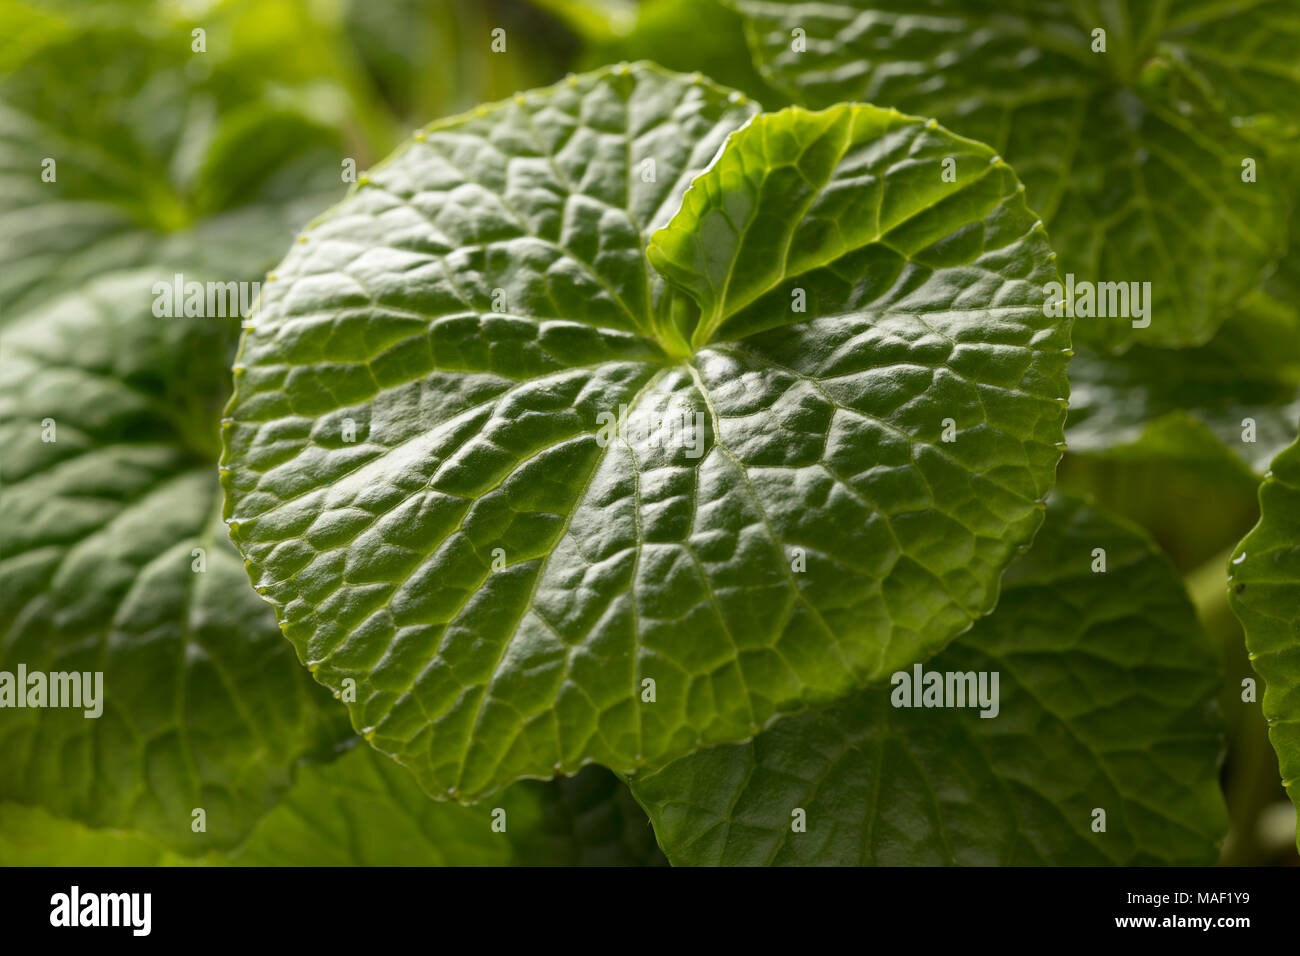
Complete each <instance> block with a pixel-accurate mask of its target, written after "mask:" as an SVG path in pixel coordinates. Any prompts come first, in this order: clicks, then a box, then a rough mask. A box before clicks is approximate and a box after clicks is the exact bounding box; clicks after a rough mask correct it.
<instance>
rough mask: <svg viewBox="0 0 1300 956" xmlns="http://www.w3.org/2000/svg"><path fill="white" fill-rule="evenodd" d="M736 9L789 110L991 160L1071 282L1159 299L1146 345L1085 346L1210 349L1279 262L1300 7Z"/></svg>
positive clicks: (779, 4)
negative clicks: (936, 123)
mask: <svg viewBox="0 0 1300 956" xmlns="http://www.w3.org/2000/svg"><path fill="white" fill-rule="evenodd" d="M730 2H731V3H732V4H733V6H735V7H736V8H737V9H739V10H740V11H741V12H742V14H744V15H745V16H746V18H747V21H748V23H747V29H748V32H749V38H750V43H751V47H752V49H753V50H754V53H755V57H756V59H757V62H758V65H759V67H760V69H761V70H762V71H763V72H764V74H765V75H766V77H767V78H768V80H769V81H770V82H771V83H773V84H774V85H776V86H778V87H780V88H782V89H784V90H785V91H787V92H788V93H790V95H792V96H793V97H795V99H796V101H798V102H803V103H806V104H809V105H813V106H821V105H825V104H828V103H835V102H839V101H843V100H852V99H861V100H867V101H870V102H875V103H881V104H887V105H890V106H896V107H898V108H899V109H903V110H909V111H915V112H925V113H926V114H927V115H931V116H935V117H937V118H938V119H940V120H941V121H943V122H945V123H948V124H949V125H950V126H951V127H952V129H954V130H955V131H956V132H958V133H962V134H964V135H966V136H972V137H975V138H976V139H979V140H983V141H985V142H988V143H990V144H992V145H993V146H994V148H995V149H997V150H998V151H999V153H1001V155H1003V156H1005V157H1006V158H1007V160H1008V161H1009V162H1011V163H1012V164H1013V165H1014V166H1015V168H1016V171H1017V173H1018V174H1019V175H1020V176H1021V178H1022V179H1023V180H1024V182H1025V185H1026V187H1027V189H1028V201H1029V205H1030V207H1031V208H1033V209H1036V210H1038V211H1039V213H1041V214H1042V216H1043V219H1044V220H1045V221H1046V222H1047V224H1048V228H1049V231H1050V233H1051V236H1052V241H1053V244H1054V246H1055V247H1056V249H1057V250H1058V251H1059V252H1060V255H1061V271H1062V272H1063V273H1073V274H1075V276H1076V277H1077V279H1079V280H1086V281H1089V282H1150V283H1151V289H1150V291H1151V300H1150V303H1149V304H1150V314H1149V318H1150V325H1149V327H1146V328H1135V327H1133V325H1132V322H1131V321H1130V319H1128V318H1122V317H1121V318H1106V319H1099V318H1090V319H1081V320H1080V321H1079V322H1078V323H1077V325H1076V329H1075V338H1076V340H1078V341H1081V342H1086V343H1090V344H1093V345H1096V346H1098V347H1105V348H1108V349H1109V348H1121V349H1122V348H1125V347H1127V346H1129V345H1132V344H1134V343H1138V342H1141V343H1143V344H1147V345H1155V346H1164V347H1170V346H1186V345H1197V344H1202V343H1204V342H1206V341H1208V340H1209V339H1210V337H1211V336H1212V335H1213V334H1214V331H1215V329H1216V328H1217V327H1218V325H1219V324H1220V323H1221V322H1222V321H1223V320H1224V318H1225V317H1226V316H1227V315H1228V314H1229V313H1230V312H1231V311H1233V310H1234V309H1235V308H1236V307H1237V305H1238V304H1239V303H1240V301H1241V299H1242V297H1243V296H1244V295H1246V294H1247V293H1248V292H1249V291H1250V290H1251V289H1252V288H1254V287H1255V286H1256V285H1257V284H1258V283H1259V282H1260V280H1261V279H1262V278H1263V277H1264V276H1265V275H1266V273H1267V270H1268V269H1269V268H1270V267H1271V265H1272V264H1273V263H1274V262H1275V261H1276V260H1277V258H1278V257H1279V256H1280V255H1281V254H1282V252H1283V251H1284V249H1285V221H1286V219H1285V215H1286V209H1287V207H1288V204H1289V199H1288V191H1287V188H1286V184H1287V182H1288V176H1287V174H1286V170H1285V167H1284V166H1283V165H1281V164H1280V163H1270V162H1269V160H1268V157H1267V150H1265V149H1264V148H1263V147H1262V146H1261V145H1260V144H1259V140H1258V138H1257V136H1258V134H1260V133H1262V132H1264V131H1270V132H1271V135H1272V136H1273V137H1276V138H1280V139H1285V140H1286V141H1287V142H1291V141H1292V139H1291V138H1290V137H1293V136H1294V133H1295V127H1296V121H1295V116H1294V105H1295V103H1296V102H1300V57H1297V56H1296V53H1295V51H1296V49H1297V42H1298V37H1300V11H1297V8H1296V6H1295V4H1294V2H1292V0H1251V2H1244V3H1219V2H1212V0H1169V2H1165V3H1153V2H1142V3H1128V2H1121V3H1107V4H1095V3H1091V2H1087V0H1052V2H1042V0H1010V2H1008V0H816V2H813V0H808V2H783V0H730ZM1098 29H1100V30H1104V31H1105V34H1106V36H1105V40H1106V50H1105V52H1104V53H1102V52H1093V48H1094V43H1095V38H1094V31H1095V30H1098ZM796 31H798V32H796ZM801 45H802V49H801ZM1288 131H1289V132H1288ZM1246 158H1252V159H1255V160H1256V162H1257V163H1258V169H1257V181H1255V182H1243V181H1242V173H1243V168H1242V162H1243V160H1244V159H1246Z"/></svg>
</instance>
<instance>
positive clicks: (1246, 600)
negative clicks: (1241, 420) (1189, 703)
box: [1228, 440, 1300, 810]
mask: <svg viewBox="0 0 1300 956" xmlns="http://www.w3.org/2000/svg"><path fill="white" fill-rule="evenodd" d="M1259 507H1260V519H1259V524H1258V525H1256V526H1255V528H1254V530H1253V531H1251V533H1250V534H1248V535H1247V536H1246V537H1245V539H1244V540H1243V541H1242V542H1241V544H1240V545H1239V546H1238V547H1237V550H1236V553H1235V554H1234V555H1233V557H1232V564H1231V566H1230V575H1229V580H1228V595H1229V601H1230V602H1231V605H1232V609H1233V611H1234V612H1235V613H1236V615H1237V617H1238V618H1240V620H1241V623H1242V626H1243V627H1244V628H1245V630H1246V646H1247V647H1248V648H1249V650H1250V661H1251V664H1252V666H1253V667H1254V668H1255V671H1256V672H1257V673H1258V674H1259V676H1260V677H1262V678H1263V679H1264V683H1265V688H1264V698H1263V708H1264V716H1265V717H1266V718H1267V719H1268V735H1269V740H1271V741H1272V743H1273V749H1274V750H1276V751H1277V756H1278V766H1279V768H1280V769H1281V773H1282V783H1283V785H1284V786H1285V787H1286V790H1287V793H1288V794H1289V795H1290V797H1291V802H1292V803H1294V804H1295V805H1296V807H1297V810H1300V440H1298V441H1296V442H1295V443H1294V444H1292V445H1291V446H1290V447H1289V448H1287V449H1285V450H1284V451H1283V452H1282V453H1281V454H1279V455H1278V456H1277V458H1276V459H1275V460H1274V462H1273V467H1272V468H1271V469H1270V470H1269V472H1268V475H1267V477H1266V478H1265V479H1264V483H1263V485H1261V486H1260V489H1259Z"/></svg>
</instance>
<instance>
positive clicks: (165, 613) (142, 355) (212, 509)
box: [0, 269, 345, 852]
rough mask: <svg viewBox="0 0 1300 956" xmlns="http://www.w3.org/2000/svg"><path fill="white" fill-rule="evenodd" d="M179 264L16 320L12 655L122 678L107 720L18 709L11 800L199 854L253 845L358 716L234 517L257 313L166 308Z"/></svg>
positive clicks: (5, 554)
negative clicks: (231, 432) (228, 430)
mask: <svg viewBox="0 0 1300 956" xmlns="http://www.w3.org/2000/svg"><path fill="white" fill-rule="evenodd" d="M160 280H163V281H166V282H168V283H170V281H171V277H170V276H168V275H165V274H163V273H162V271H161V270H158V269H152V270H143V271H138V272H130V273H115V274H110V275H108V276H104V277H101V278H100V279H97V280H94V281H93V282H91V283H89V284H88V285H87V286H85V287H84V288H82V289H79V290H76V291H74V292H70V293H68V294H67V295H65V296H63V297H61V298H59V299H57V300H55V301H54V302H53V303H51V304H49V305H48V306H46V307H43V308H41V309H38V310H36V311H35V312H33V313H31V314H29V315H27V316H25V317H22V318H19V319H17V320H14V321H13V322H11V323H10V324H9V325H7V326H6V327H5V328H4V329H3V331H0V352H2V353H3V359H2V360H0V444H2V445H3V447H4V448H5V460H4V487H3V489H0V535H3V542H2V546H0V594H2V595H3V599H2V600H0V670H3V671H6V672H8V673H10V674H16V673H17V671H18V667H19V666H20V665H23V666H25V668H26V670H27V672H28V673H29V674H30V673H33V672H42V673H49V672H72V671H76V672H79V673H87V672H89V673H94V672H102V674H103V692H102V697H101V699H100V700H99V705H100V706H102V714H101V715H100V716H98V717H97V718H87V717H85V716H84V713H83V711H84V708H83V709H68V708H62V709H50V708H46V709H17V708H12V707H6V708H5V709H4V710H2V711H0V771H2V772H0V798H3V799H11V800H16V801H19V802H22V803H32V804H39V805H41V806H44V807H48V808H50V809H51V810H52V811H54V812H55V813H57V814H59V815H63V816H68V817H72V818H75V819H78V820H82V821H86V822H88V823H90V824H92V825H94V826H107V827H117V828H124V829H138V830H141V831H144V832H146V833H148V834H150V835H151V836H153V837H155V838H157V839H158V840H160V841H162V842H163V843H165V844H167V845H169V846H172V847H176V848H179V849H181V850H184V851H189V852H194V851H197V850H201V849H203V848H206V847H208V846H230V845H233V844H234V843H236V842H237V841H238V840H239V839H241V838H242V837H243V836H244V835H245V834H246V833H247V832H248V830H249V829H250V828H251V827H252V826H253V824H254V823H255V822H256V821H257V819H258V818H259V817H260V816H261V815H262V814H263V813H265V812H266V810H267V809H269V807H270V806H271V805H272V804H273V803H274V800H275V798H276V795H277V793H278V792H279V791H281V790H283V789H284V788H285V787H287V786H288V785H289V783H290V782H291V771H290V768H291V766H292V765H293V764H294V763H295V762H296V761H297V760H298V759H299V758H300V757H301V756H302V755H303V754H305V753H309V752H313V751H316V750H318V749H320V748H321V747H326V746H329V745H330V744H332V742H333V741H334V740H335V739H337V737H338V735H339V733H341V732H343V731H344V730H345V722H344V723H343V725H342V726H341V725H340V720H339V718H340V717H341V716H342V715H343V709H342V707H340V706H339V705H338V704H336V703H335V702H334V701H332V700H330V698H329V695H328V694H327V693H325V692H323V690H322V689H321V688H320V687H319V686H317V685H316V684H314V683H313V682H312V681H311V680H310V679H309V678H307V676H306V675H305V674H304V673H303V672H302V670H301V668H300V667H299V666H298V664H297V662H296V661H295V660H294V656H293V650H292V648H291V647H290V646H289V644H288V643H287V642H286V641H284V639H283V637H282V636H281V634H280V633H279V629H278V628H277V626H276V622H275V619H274V615H273V614H272V613H271V612H270V609H269V608H267V607H266V606H265V604H264V603H263V602H262V601H261V600H260V599H259V598H258V597H257V595H256V594H254V593H253V592H252V591H251V590H250V589H249V588H248V584H247V577H246V574H245V572H244V570H243V568H242V566H241V562H240V559H239V555H238V554H237V553H236V551H235V549H234V548H233V547H232V546H231V544H230V542H229V540H228V538H227V536H226V533H225V527H224V525H223V524H222V521H221V517H220V509H221V489H220V487H219V485H218V482H217V475H216V472H215V456H216V445H217V442H218V436H217V429H216V420H217V413H218V410H219V408H220V406H221V403H222V402H223V400H224V399H225V397H226V395H227V393H228V391H229V385H228V381H227V378H226V375H227V373H226V362H227V358H226V357H227V356H229V355H230V353H231V348H232V346H233V342H234V335H235V330H236V329H237V327H238V322H239V319H238V317H237V316H231V317H227V318H218V317H216V316H204V317H176V318H165V317H163V318H160V317H156V316H155V315H154V312H153V303H154V289H153V285H154V283H155V282H157V281H160ZM26 690H27V689H26V688H20V689H19V692H20V693H24V694H25V693H26ZM198 808H202V809H203V810H204V811H205V812H206V816H207V830H206V832H202V833H195V832H192V830H191V823H192V819H193V818H192V812H193V810H195V809H198Z"/></svg>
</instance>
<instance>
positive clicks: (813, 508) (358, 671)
mask: <svg viewBox="0 0 1300 956" xmlns="http://www.w3.org/2000/svg"><path fill="white" fill-rule="evenodd" d="M754 112H755V108H754V107H753V106H751V105H749V104H747V103H745V102H744V101H743V98H742V97H739V96H738V95H734V94H733V95H728V94H727V93H726V91H723V90H720V89H718V88H716V87H713V86H712V85H710V84H709V83H707V82H705V81H703V80H700V79H695V80H692V79H689V78H686V77H680V76H677V75H673V74H667V73H664V72H662V71H660V70H658V69H656V68H652V67H650V66H645V65H637V66H631V67H621V68H616V69H610V70H603V71H598V72H596V73H593V74H588V75H584V76H581V77H574V78H572V79H571V80H570V81H569V82H567V83H563V84H560V85H559V86H557V87H554V88H551V89H548V90H542V91H538V92H534V93H529V94H523V95H521V96H519V97H517V98H516V100H514V101H513V102H509V103H505V104H500V105H497V106H494V107H488V108H484V109H482V110H479V111H477V112H476V113H475V114H473V115H472V116H467V117H462V118H458V119H455V120H451V121H446V122H442V123H438V124H435V125H434V126H432V127H430V128H429V129H427V130H426V131H424V132H423V133H421V134H420V135H418V136H417V137H416V139H415V140H414V141H413V142H411V143H410V144H408V146H407V147H406V148H404V149H402V150H401V151H399V152H398V153H397V154H396V155H395V156H394V157H393V158H391V159H390V160H389V161H387V162H386V163H384V164H382V165H381V166H380V167H379V168H377V169H376V170H374V171H373V172H372V173H371V175H370V177H369V180H368V182H366V183H364V184H362V185H361V186H360V188H359V189H358V190H356V191H355V192H354V193H353V194H352V195H350V196H349V198H348V199H347V200H346V201H345V202H343V203H342V204H341V205H339V206H338V207H336V208H335V209H334V210H332V211H331V212H330V213H329V214H327V215H326V216H324V217H322V219H320V220H319V221H318V222H316V223H315V224H313V226H312V228H311V229H310V230H309V231H308V232H307V234H306V235H305V237H304V240H305V241H304V242H303V243H301V244H299V245H298V246H296V247H295V248H294V250H293V251H292V252H291V253H290V255H289V257H288V258H287V259H286V260H285V262H284V263H283V264H282V266H281V267H280V268H279V269H277V270H276V279H275V281H274V283H273V284H272V285H271V286H270V287H268V289H267V290H266V293H265V295H264V298H263V306H262V308H261V309H260V311H259V314H258V315H257V316H256V317H255V319H254V321H253V328H252V330H251V331H249V332H247V333H246V335H245V339H244V342H243V346H242V350H241V355H240V359H239V365H238V366H237V368H236V375H237V376H238V378H237V389H236V395H235V397H234V399H233V400H232V404H231V406H230V410H229V415H230V422H229V426H228V428H227V430H226V433H225V440H226V455H225V459H224V465H225V478H224V481H225V486H226V489H227V502H228V509H227V517H228V519H229V521H230V527H231V533H232V536H233V537H234V539H235V542H236V544H237V545H238V546H239V547H240V549H241V550H242V551H243V552H244V554H245V555H246V556H247V557H248V559H249V561H250V564H251V568H252V574H253V579H254V583H255V584H256V585H257V587H258V589H259V590H260V591H261V592H262V593H264V594H265V595H266V596H267V597H268V598H269V599H270V600H271V601H273V603H274V604H275V605H276V606H277V610H278V613H279V616H280V619H281V623H282V625H283V627H284V630H285V633H286V634H287V635H288V636H289V637H290V639H291V640H292V641H293V642H294V643H295V645H296V646H297V648H298V650H299V653H300V655H301V656H302V658H303V659H304V661H305V662H307V663H308V665H309V666H310V667H311V668H312V669H313V671H314V672H315V674H316V677H317V679H319V680H321V681H322V682H324V683H325V684H326V685H327V686H329V687H331V688H335V689H339V688H342V687H343V686H344V683H343V682H344V681H345V680H349V679H351V680H354V681H355V682H356V686H357V690H358V694H357V701H356V703H355V705H354V706H353V707H352V717H353V722H354V724H355V726H357V727H358V728H359V729H361V730H363V731H364V732H365V733H366V734H367V736H368V737H369V738H370V739H371V740H372V742H373V743H374V744H375V745H376V746H377V747H379V748H380V749H381V750H383V751H384V752H386V753H389V754H391V755H394V756H396V757H397V758H398V759H399V760H400V761H401V762H402V763H404V764H406V765H407V766H409V767H410V768H411V769H412V770H413V771H414V772H415V773H416V775H417V776H418V777H419V779H420V781H421V782H422V783H423V784H424V786H425V787H426V788H427V789H428V790H429V791H430V792H432V793H435V794H438V795H449V796H455V797H461V798H466V799H468V798H472V797H474V796H477V795H481V794H483V793H486V792H490V791H492V790H495V789H497V788H499V787H501V786H504V785H505V784H507V783H509V782H510V781H512V780H514V779H516V778H518V777H520V776H548V775H551V774H553V773H555V772H557V771H561V770H569V771H571V770H572V769H574V768H576V767H577V766H580V765H581V764H583V763H585V762H588V761H595V762H599V763H604V764H606V765H608V766H611V767H614V768H616V769H621V770H630V769H633V768H637V767H642V766H650V765H653V764H656V763H661V762H663V761H665V760H667V759H669V758H670V757H673V756H676V755H679V754H681V753H684V752H686V751H689V750H691V749H694V748H696V747H698V746H702V745H705V744H708V743H711V742H721V741H727V740H737V739H742V738H745V737H747V736H749V735H751V734H752V733H754V732H755V731H757V730H758V729H759V728H761V727H762V726H763V725H764V724H765V723H767V722H768V721H769V720H771V719H773V718H774V717H775V716H776V715H778V714H780V713H782V712H786V711H792V710H799V709H802V708H804V707H806V706H808V705H809V704H811V703H813V702H817V701H825V700H828V699H830V698H833V697H835V696H838V695H841V694H843V693H845V692H847V691H848V690H849V689H851V688H853V687H855V686H858V685H861V684H863V683H866V682H870V681H872V680H876V679H879V678H881V677H882V676H883V675H885V674H888V673H889V672H890V671H891V670H892V669H893V668H894V667H895V666H898V665H899V664H901V663H904V662H907V661H910V660H912V659H914V658H915V657H918V656H924V655H926V654H928V653H931V652H933V651H934V650H937V649H938V648H939V647H941V646H942V645H943V644H944V643H946V642H947V641H948V640H950V639H951V638H952V637H953V636H954V635H955V634H957V633H959V632H960V631H961V630H962V629H964V628H965V627H967V626H968V625H969V623H970V621H971V620H972V619H973V618H974V617H976V616H978V615H979V614H982V613H984V612H985V611H987V610H988V609H989V608H990V607H991V606H992V604H993V602H994V600H995V593H996V587H997V581H998V578H999V576H1000V573H1001V571H1002V569H1003V568H1004V566H1005V565H1006V564H1007V563H1008V562H1009V561H1010V559H1011V557H1012V556H1013V554H1014V552H1015V550H1016V549H1017V547H1019V546H1021V545H1022V544H1023V543H1024V542H1025V541H1026V540H1027V539H1028V538H1029V537H1030V536H1031V535H1032V533H1033V531H1034V530H1035V528H1036V527H1037V525H1038V523H1039V521H1040V520H1041V507H1042V505H1041V499H1042V498H1043V496H1044V495H1045V494H1046V491H1047V489H1048V487H1049V485H1050V482H1051V480H1052V475H1053V471H1054V467H1055V463H1056V461H1057V459H1058V457H1059V447H1058V445H1059V441H1060V429H1061V419H1062V415H1063V412H1062V405H1063V399H1064V395H1065V387H1066V386H1065V382H1064V375H1063V371H1064V365H1065V362H1066V361H1067V356H1066V354H1065V353H1066V348H1067V346H1068V338H1067V331H1066V328H1065V323H1064V322H1063V321H1060V320H1050V319H1047V318H1045V317H1044V315H1043V309H1042V302H1043V297H1044V293H1043V285H1044V283H1045V281H1048V280H1050V279H1051V278H1052V277H1053V276H1054V275H1055V272H1054V268H1053V266H1052V262H1051V255H1050V252H1049V250H1048V248H1047V245H1046V241H1045V239H1044V237H1043V233H1042V230H1041V227H1040V226H1039V225H1038V224H1037V223H1036V221H1035V219H1034V217H1033V216H1032V215H1031V214H1030V213H1029V212H1028V211H1027V209H1026V208H1025V206H1024V203H1023V200H1022V198H1021V192H1020V189H1019V184H1018V182H1017V180H1016V179H1015V177H1014V176H1013V175H1012V173H1011V172H1010V170H1009V169H1008V168H1007V167H1006V166H1005V164H1002V163H1000V162H997V161H995V157H994V156H993V153H992V151H991V150H989V149H988V148H987V147H984V146H981V145H979V144H977V143H973V142H970V141H967V140H962V139H959V138H956V137H954V136H952V135H950V134H949V133H947V132H946V131H944V130H942V129H939V128H937V127H936V126H935V125H934V124H933V123H926V122H924V121H922V120H917V119H914V118H909V117H904V116H901V115H899V114H897V113H893V112H887V111H882V110H877V109H875V108H872V107H865V106H862V107H852V108H841V109H836V110H832V111H828V112H826V113H822V114H812V113H808V112H805V111H802V110H791V111H786V112H782V113H780V114H774V115H771V116H765V117H761V118H759V119H758V120H755V121H754V122H753V123H752V124H751V125H748V126H746V127H745V128H744V129H739V128H740V127H741V126H742V124H744V123H745V122H746V121H747V120H749V119H750V117H751V116H752V115H753V114H754ZM738 129H739V131H738V132H734V135H733V136H732V138H731V139H730V141H729V142H728V143H727V146H726V149H725V151H723V153H722V155H721V157H720V159H718V160H717V162H715V163H714V164H713V165H712V166H711V167H710V168H709V170H708V171H707V172H705V173H704V174H703V175H702V176H700V178H698V179H695V183H694V187H693V189H691V190H690V191H689V192H685V193H684V191H685V190H686V186H687V185H688V184H689V183H690V182H691V181H692V179H694V178H695V177H696V176H697V174H699V173H700V172H701V170H703V169H704V167H705V165H706V164H708V163H709V161H710V159H712V158H713V157H714V155H715V154H716V153H717V152H718V150H719V148H720V147H722V146H723V142H724V138H725V137H726V136H727V134H728V133H732V132H733V131H737V130H738ZM947 159H951V160H952V161H953V163H954V164H955V166H953V170H954V171H955V173H956V175H955V176H949V175H945V170H946V169H947V168H948V164H945V162H944V161H945V160H947ZM683 195H685V200H683ZM679 207H680V210H679ZM652 234H653V237H654V240H653V246H652V248H651V253H650V255H651V257H652V259H653V262H654V264H655V266H656V267H657V269H658V270H662V275H661V272H660V271H656V269H652V268H651V267H650V264H649V262H648V261H647V257H646V252H645V249H646V244H647V242H648V241H649V239H650V237H651V235H652ZM664 276H666V279H667V281H665V278H664ZM801 309H802V310H806V311H801ZM605 416H608V417H605ZM603 417H604V421H603V422H602V418H603ZM611 419H612V420H613V421H611ZM946 430H949V431H950V432H951V435H950V437H953V438H955V439H956V440H955V441H946V440H945V439H944V437H943V435H944V433H945V431H946Z"/></svg>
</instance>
